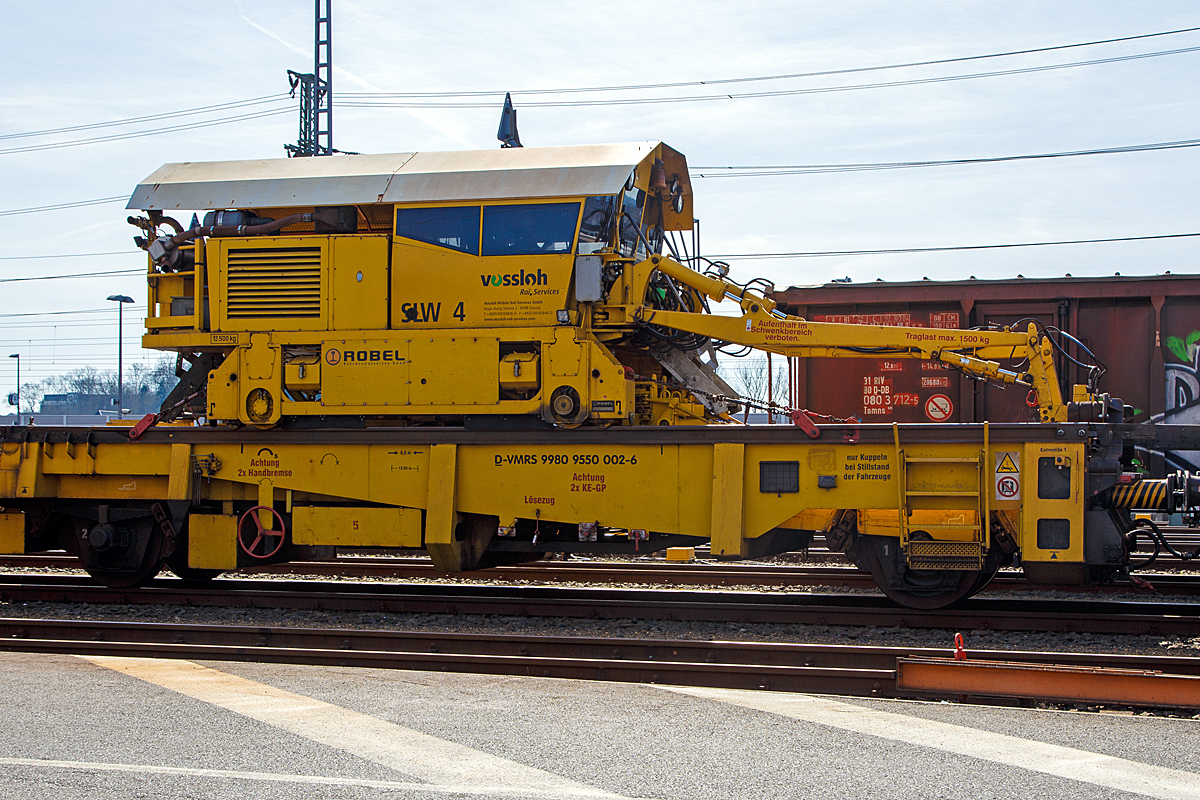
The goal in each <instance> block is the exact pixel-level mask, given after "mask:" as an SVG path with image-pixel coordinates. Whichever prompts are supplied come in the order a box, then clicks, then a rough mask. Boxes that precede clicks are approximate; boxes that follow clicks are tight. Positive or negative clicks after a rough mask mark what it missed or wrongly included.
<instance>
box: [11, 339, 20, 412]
mask: <svg viewBox="0 0 1200 800" xmlns="http://www.w3.org/2000/svg"><path fill="white" fill-rule="evenodd" d="M9 358H15V359H16V360H17V424H18V425H20V424H21V354H20V353H13V354H12V355H10V356H9Z"/></svg>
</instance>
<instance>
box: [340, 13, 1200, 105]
mask: <svg viewBox="0 0 1200 800" xmlns="http://www.w3.org/2000/svg"><path fill="white" fill-rule="evenodd" d="M1197 31H1200V27H1194V28H1177V29H1175V30H1169V31H1158V32H1155V33H1142V34H1137V35H1134V36H1121V37H1117V38H1113V39H1095V40H1092V41H1088V42H1075V43H1072V44H1060V45H1051V46H1048V47H1034V48H1028V49H1024V50H1008V51H1004V52H1000V53H984V54H981V55H974V56H957V57H953V58H938V59H932V60H927V61H908V62H903V63H899V64H881V65H876V66H870V67H848V68H844V69H828V70H819V71H816V72H793V73H787V74H781V75H758V76H751V77H746V78H718V79H715V80H707V81H680V82H677V83H642V84H630V85H625V86H581V87H575V88H566V89H520V90H516V91H511V90H509V91H511V93H512V94H519V95H529V94H570V93H580V92H622V91H637V90H645V89H679V88H684V87H688V86H716V85H721V84H729V83H752V82H756V81H775V80H788V79H792V78H819V77H825V76H828V75H849V74H854V73H860V72H877V71H882V70H890V69H907V68H910V67H928V66H936V65H938V64H955V63H962V62H966V61H981V60H984V59H991V58H1007V57H1009V56H1022V55H1032V54H1034V53H1049V52H1053V51H1056V50H1069V49H1072V48H1078V47H1095V46H1098V45H1104V44H1116V43H1118V42H1132V41H1136V40H1139V39H1152V38H1155V37H1160V36H1176V35H1178V34H1182V33H1195V32H1197ZM502 94H505V92H504V91H498V90H497V91H472V92H342V93H341V94H340V95H339V96H340V97H344V98H345V97H348V98H353V97H396V98H420V97H486V96H491V95H502Z"/></svg>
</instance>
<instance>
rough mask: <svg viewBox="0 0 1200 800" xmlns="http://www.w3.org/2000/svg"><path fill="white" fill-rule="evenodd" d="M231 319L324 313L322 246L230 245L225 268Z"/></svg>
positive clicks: (306, 315) (277, 317)
mask: <svg viewBox="0 0 1200 800" xmlns="http://www.w3.org/2000/svg"><path fill="white" fill-rule="evenodd" d="M226 275H227V276H228V278H227V294H226V300H227V302H226V306H225V307H226V314H227V315H228V317H229V318H230V319H249V318H253V319H317V318H320V316H321V248H319V247H256V248H237V249H233V248H231V249H230V250H229V260H228V266H227V270H226Z"/></svg>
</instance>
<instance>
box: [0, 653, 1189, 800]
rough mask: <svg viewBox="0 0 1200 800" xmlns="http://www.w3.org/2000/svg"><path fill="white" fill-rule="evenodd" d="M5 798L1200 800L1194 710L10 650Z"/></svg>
mask: <svg viewBox="0 0 1200 800" xmlns="http://www.w3.org/2000/svg"><path fill="white" fill-rule="evenodd" d="M0 697H2V698H3V706H2V709H3V711H2V713H0V797H2V798H13V799H14V800H16V799H18V798H22V799H23V798H31V799H32V798H37V799H38V800H43V798H64V799H66V798H80V799H81V800H82V799H83V798H87V800H107V799H108V798H113V799H114V800H116V798H121V800H125V798H131V797H139V798H143V797H144V798H159V797H162V798H168V797H169V798H189V800H190V799H191V798H196V799H197V800H199V799H201V798H203V799H207V798H213V800H218V799H219V800H228V798H230V797H253V798H277V797H278V798H296V797H303V798H306V800H307V799H308V798H311V799H312V800H322V799H323V798H406V799H407V798H412V799H413V800H418V799H419V800H424V799H425V798H459V797H463V798H472V797H473V798H479V797H484V798H490V797H497V798H610V799H611V800H616V799H617V798H672V799H674V798H680V799H681V800H682V799H684V798H686V800H709V799H710V798H711V799H712V800H717V799H722V800H723V799H725V798H737V799H738V800H742V798H745V799H746V800H751V799H757V798H762V799H763V800H768V799H769V800H776V799H777V798H805V799H806V800H809V799H815V798H831V799H832V798H848V797H849V798H897V799H898V800H899V799H900V798H903V800H913V799H914V798H972V800H975V799H976V798H1014V800H1016V799H1017V798H1020V800H1027V799H1028V798H1029V797H1031V796H1034V797H1053V798H1079V799H1080V800H1084V798H1087V799H1088V800H1095V799H1096V798H1133V797H1158V798H1172V799H1174V798H1180V799H1181V800H1200V721H1197V720H1193V719H1170V718H1164V717H1155V716H1134V715H1123V714H1095V713H1083V712H1062V711H1046V710H1035V709H1014V708H995V707H981V706H968V705H959V704H950V703H917V702H903V701H882V700H863V699H854V698H836V697H824V696H821V697H818V696H811V695H792V694H784V693H774V692H741V691H727V690H712V689H685V688H677V687H664V686H649V685H641V684H619V683H589V682H581V681H567V680H556V679H550V678H515V677H497V676H489V675H461V674H456V673H433V672H410V671H399V670H396V671H391V670H368V669H353V668H330V667H307V666H290V665H275V664H247V663H230V662H187V661H174V660H156V659H123V658H107V657H95V656H93V657H77V656H45V655H30V654H19V653H0Z"/></svg>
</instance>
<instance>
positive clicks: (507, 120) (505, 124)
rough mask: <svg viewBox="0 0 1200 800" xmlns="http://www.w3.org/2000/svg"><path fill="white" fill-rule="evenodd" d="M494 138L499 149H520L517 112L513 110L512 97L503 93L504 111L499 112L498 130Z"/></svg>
mask: <svg viewBox="0 0 1200 800" xmlns="http://www.w3.org/2000/svg"><path fill="white" fill-rule="evenodd" d="M496 138H497V139H499V140H500V142H501V145H500V146H501V147H520V146H521V137H520V136H518V135H517V110H516V109H515V108H513V104H512V95H510V94H509V93H508V92H505V93H504V110H503V111H501V112H500V130H498V131H496Z"/></svg>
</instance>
